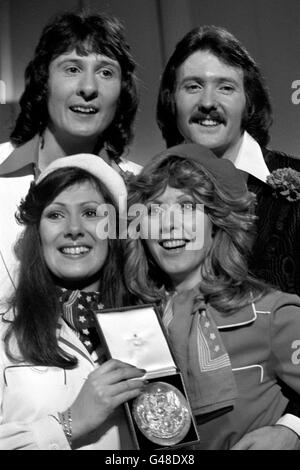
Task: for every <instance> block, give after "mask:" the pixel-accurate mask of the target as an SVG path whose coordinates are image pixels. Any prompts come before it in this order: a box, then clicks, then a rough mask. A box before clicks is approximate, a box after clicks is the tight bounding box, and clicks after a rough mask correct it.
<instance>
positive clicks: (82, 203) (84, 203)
mask: <svg viewBox="0 0 300 470" xmlns="http://www.w3.org/2000/svg"><path fill="white" fill-rule="evenodd" d="M87 204H98V205H99V204H106V203H105V201H104V202H103V201H94V200H91V201H84V202H80V203H79V204H76V205H78V206H80V207H81V206H85V205H87ZM50 206H60V207H67V206H68V204H65V203H64V202H59V201H57V202H51V203H50V204H49V205H48V206H46V207H45V209H47V208H48V207H50Z"/></svg>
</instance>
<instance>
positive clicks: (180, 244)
mask: <svg viewBox="0 0 300 470" xmlns="http://www.w3.org/2000/svg"><path fill="white" fill-rule="evenodd" d="M147 206H148V214H147V216H145V217H144V218H143V219H142V222H141V236H142V238H143V239H144V240H145V243H146V245H147V247H148V249H149V251H150V253H151V255H152V257H153V259H154V260H155V262H156V263H157V264H158V266H159V267H160V268H161V270H162V271H164V272H165V273H166V274H167V275H168V276H169V277H170V279H171V281H172V283H173V285H174V287H177V288H180V287H182V288H185V289H186V288H192V287H194V286H195V285H197V284H198V283H199V282H200V267H201V264H202V262H203V260H204V258H205V255H206V251H207V248H208V247H209V246H210V244H211V240H212V238H211V229H212V223H211V221H210V219H209V217H208V216H207V215H206V214H205V212H204V207H203V205H202V204H197V203H196V201H195V199H194V198H193V196H191V195H190V194H189V193H187V192H184V191H183V190H181V189H176V188H172V187H170V186H167V188H166V190H165V191H164V193H163V194H161V195H159V196H157V197H155V198H153V200H152V201H149V202H148V204H147Z"/></svg>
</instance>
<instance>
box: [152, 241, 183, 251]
mask: <svg viewBox="0 0 300 470" xmlns="http://www.w3.org/2000/svg"><path fill="white" fill-rule="evenodd" d="M188 242H189V240H183V239H178V240H162V241H160V242H159V244H160V246H161V247H162V248H164V249H165V250H176V249H178V248H184V247H185V246H186V244H187V243H188Z"/></svg>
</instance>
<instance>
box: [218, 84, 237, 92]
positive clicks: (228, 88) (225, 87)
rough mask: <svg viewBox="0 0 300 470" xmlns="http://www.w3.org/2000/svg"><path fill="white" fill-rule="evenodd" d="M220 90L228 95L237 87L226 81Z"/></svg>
mask: <svg viewBox="0 0 300 470" xmlns="http://www.w3.org/2000/svg"><path fill="white" fill-rule="evenodd" d="M220 90H221V92H222V93H224V94H226V95H231V94H232V93H233V92H234V91H235V87H234V86H233V85H231V84H228V83H225V84H222V85H220Z"/></svg>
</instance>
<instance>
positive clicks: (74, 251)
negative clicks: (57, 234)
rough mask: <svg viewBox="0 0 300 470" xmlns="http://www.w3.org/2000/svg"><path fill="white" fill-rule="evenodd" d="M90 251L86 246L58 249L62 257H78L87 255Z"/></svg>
mask: <svg viewBox="0 0 300 470" xmlns="http://www.w3.org/2000/svg"><path fill="white" fill-rule="evenodd" d="M90 250H91V248H90V247H88V246H86V245H80V246H63V247H61V248H59V251H60V252H61V253H62V254H63V255H68V256H79V255H84V254H86V253H89V252H90Z"/></svg>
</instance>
